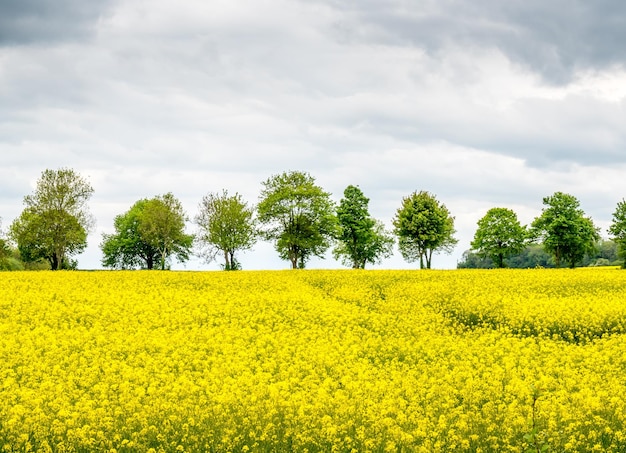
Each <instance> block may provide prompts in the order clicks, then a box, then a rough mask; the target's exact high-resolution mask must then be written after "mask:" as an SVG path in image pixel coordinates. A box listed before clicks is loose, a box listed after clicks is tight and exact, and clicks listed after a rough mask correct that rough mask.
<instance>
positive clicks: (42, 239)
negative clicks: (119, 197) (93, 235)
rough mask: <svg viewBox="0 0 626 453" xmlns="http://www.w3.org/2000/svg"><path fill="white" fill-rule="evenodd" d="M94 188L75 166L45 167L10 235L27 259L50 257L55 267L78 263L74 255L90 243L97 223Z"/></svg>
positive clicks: (51, 265) (52, 265)
mask: <svg viewBox="0 0 626 453" xmlns="http://www.w3.org/2000/svg"><path fill="white" fill-rule="evenodd" d="M93 192H94V190H93V188H92V187H91V185H90V184H89V183H88V182H87V181H86V180H85V179H83V178H82V177H81V176H80V175H78V174H77V173H75V172H74V170H71V169H67V168H61V169H59V170H45V171H44V172H43V173H42V175H41V177H40V178H39V180H38V181H37V186H36V189H35V193H34V194H32V195H27V196H26V197H24V204H25V205H26V208H25V209H24V211H22V214H21V215H20V216H19V217H18V218H17V219H16V220H15V221H14V222H13V224H12V225H11V230H10V235H11V237H12V238H13V240H14V241H15V242H16V243H17V247H18V249H19V251H20V254H21V256H22V259H23V260H24V261H27V262H33V261H38V260H40V259H44V260H47V261H48V262H49V263H50V267H51V269H52V270H57V269H61V268H68V267H74V266H75V262H74V263H72V261H71V260H70V256H72V255H75V254H78V253H80V252H82V251H83V250H84V249H85V247H87V235H88V233H89V231H90V229H91V228H92V227H93V225H94V221H93V218H92V217H91V215H90V214H89V211H88V209H87V202H88V201H89V199H90V198H91V196H92V194H93Z"/></svg>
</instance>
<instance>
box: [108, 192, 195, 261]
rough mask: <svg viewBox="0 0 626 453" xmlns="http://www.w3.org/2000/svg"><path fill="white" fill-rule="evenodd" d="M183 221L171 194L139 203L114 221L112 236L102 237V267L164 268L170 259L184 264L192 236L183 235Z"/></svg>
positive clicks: (179, 206)
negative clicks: (157, 266)
mask: <svg viewBox="0 0 626 453" xmlns="http://www.w3.org/2000/svg"><path fill="white" fill-rule="evenodd" d="M186 220H187V217H186V215H185V212H184V210H183V207H182V204H181V203H180V201H178V199H176V198H175V197H174V195H172V194H171V193H167V194H165V195H160V196H157V197H154V198H151V199H144V200H139V201H138V202H136V203H135V204H134V205H133V206H132V207H131V208H130V210H129V211H128V212H126V213H125V214H123V215H120V216H117V217H116V218H115V221H114V226H115V231H116V233H115V234H111V235H106V234H105V235H103V241H102V243H101V244H100V248H101V249H102V252H103V254H104V257H103V259H102V264H103V265H104V266H106V267H111V268H118V269H133V268H136V267H143V268H146V269H153V268H154V266H155V265H157V264H158V265H159V267H160V268H161V269H165V268H166V264H168V262H169V260H170V259H171V257H172V256H175V257H176V258H177V260H178V261H180V262H185V261H187V260H188V259H189V256H190V254H191V247H192V245H193V235H189V234H185V221H186Z"/></svg>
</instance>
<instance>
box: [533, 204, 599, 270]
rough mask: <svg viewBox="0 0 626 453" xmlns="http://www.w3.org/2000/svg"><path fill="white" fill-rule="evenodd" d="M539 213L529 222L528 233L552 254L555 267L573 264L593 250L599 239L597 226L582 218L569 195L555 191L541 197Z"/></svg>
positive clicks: (589, 219) (582, 213)
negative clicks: (542, 206) (529, 230)
mask: <svg viewBox="0 0 626 453" xmlns="http://www.w3.org/2000/svg"><path fill="white" fill-rule="evenodd" d="M543 204H544V205H545V206H546V207H545V208H543V210H542V213H541V215H540V216H539V217H537V218H536V219H535V220H534V221H533V223H532V230H531V235H532V237H533V238H537V239H540V240H541V241H542V243H543V247H544V249H545V250H546V251H547V252H548V253H550V254H552V255H553V256H554V261H555V263H556V266H557V267H559V266H560V265H561V263H567V264H568V265H569V267H572V268H573V267H575V266H576V264H577V263H579V262H580V261H581V260H582V259H583V258H584V257H585V254H588V253H593V251H594V250H595V246H596V243H597V242H598V241H599V240H600V235H599V233H598V228H597V227H596V226H595V225H594V224H593V221H592V220H591V218H589V217H586V216H585V213H584V211H583V210H582V209H580V202H579V201H578V199H577V198H576V197H574V196H572V195H569V194H566V193H563V192H555V193H554V194H553V195H551V196H549V197H544V199H543Z"/></svg>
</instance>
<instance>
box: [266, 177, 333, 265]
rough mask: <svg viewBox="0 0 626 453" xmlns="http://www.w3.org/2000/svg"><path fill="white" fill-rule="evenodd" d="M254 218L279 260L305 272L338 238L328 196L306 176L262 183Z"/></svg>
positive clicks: (271, 178) (280, 178)
mask: <svg viewBox="0 0 626 453" xmlns="http://www.w3.org/2000/svg"><path fill="white" fill-rule="evenodd" d="M259 200H260V201H259V204H258V206H257V214H258V220H259V222H260V223H261V224H262V225H264V226H265V229H264V230H263V234H264V235H265V237H266V238H267V239H268V240H273V241H275V247H276V251H277V252H278V253H279V256H280V257H281V259H285V260H289V261H290V262H291V267H292V268H293V269H296V268H298V267H299V268H304V266H305V264H306V262H307V261H308V260H309V258H310V257H311V256H319V257H322V256H323V254H324V252H325V251H326V250H327V249H328V248H329V247H330V243H331V241H332V239H333V238H334V237H335V235H336V234H337V219H336V217H335V207H334V204H333V202H332V200H331V199H330V194H329V193H327V192H324V191H323V190H322V188H321V187H319V186H317V185H315V179H314V178H313V177H312V176H311V175H309V174H308V173H306V172H299V171H290V172H283V173H282V174H280V175H274V176H272V177H270V178H269V179H267V180H266V181H265V182H263V189H262V191H261V194H260V197H259Z"/></svg>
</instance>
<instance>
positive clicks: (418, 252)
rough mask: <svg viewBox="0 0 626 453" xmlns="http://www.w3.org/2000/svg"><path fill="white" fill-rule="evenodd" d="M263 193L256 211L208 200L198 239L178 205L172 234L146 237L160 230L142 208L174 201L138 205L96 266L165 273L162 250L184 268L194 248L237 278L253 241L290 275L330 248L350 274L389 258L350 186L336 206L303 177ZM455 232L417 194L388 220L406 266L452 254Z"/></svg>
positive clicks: (432, 202) (269, 184)
mask: <svg viewBox="0 0 626 453" xmlns="http://www.w3.org/2000/svg"><path fill="white" fill-rule="evenodd" d="M262 185H263V187H262V190H261V194H260V197H259V202H258V204H257V205H256V207H252V206H250V205H248V203H246V202H245V201H244V200H243V199H242V197H241V195H239V194H235V195H229V194H228V192H227V191H222V192H221V193H209V194H208V195H206V196H205V197H204V198H203V199H202V201H201V202H200V205H199V207H198V214H197V215H196V216H195V218H194V223H195V224H196V226H197V228H198V231H197V233H196V234H195V236H193V237H192V236H191V235H186V234H185V233H184V232H183V229H184V222H185V220H186V217H185V215H184V213H183V211H182V208H180V206H179V205H177V206H176V209H173V210H172V211H173V212H174V213H175V217H176V221H173V220H170V221H169V222H168V224H169V225H170V226H171V225H176V228H174V229H173V230H172V231H170V232H168V234H163V233H164V228H165V225H163V226H162V227H161V228H160V230H159V231H161V232H162V234H161V235H160V236H159V235H152V236H149V235H147V234H146V231H147V230H148V229H149V228H151V229H152V230H154V229H155V226H154V225H155V224H159V223H160V222H159V221H158V220H157V218H156V216H155V215H154V214H153V213H147V211H146V206H151V205H154V204H158V203H160V202H161V200H162V199H164V198H172V195H171V194H167V195H165V196H164V197H156V198H153V199H151V200H140V201H138V202H137V203H135V205H133V207H131V209H130V210H129V211H128V212H126V213H124V214H121V215H119V216H117V217H116V218H115V231H116V232H115V233H114V234H111V235H105V236H104V238H103V242H102V244H101V247H102V251H103V254H104V258H103V261H102V263H103V265H104V266H106V267H111V268H117V269H126V268H137V267H139V268H147V269H150V268H152V267H153V265H154V263H156V262H157V261H158V263H159V264H160V266H161V268H164V267H165V265H166V260H167V257H168V254H167V253H166V251H167V250H169V251H171V252H172V253H174V254H176V257H177V258H178V259H179V260H181V261H184V260H185V259H187V258H188V256H189V254H190V253H191V248H192V243H193V244H194V245H195V250H196V253H197V254H199V255H200V256H202V257H203V258H204V259H205V260H206V261H208V262H210V261H213V260H215V259H217V257H218V256H221V257H222V258H223V263H224V264H223V268H224V269H226V270H235V269H240V268H241V264H240V262H239V261H238V259H237V255H238V253H240V252H242V251H245V250H249V249H251V248H252V247H253V246H254V244H255V243H256V241H257V240H259V239H263V240H268V241H271V242H273V243H274V246H275V248H276V251H277V252H278V255H279V256H280V258H281V259H283V260H286V261H289V263H290V264H291V267H292V268H293V269H296V268H304V267H305V266H306V263H307V262H308V261H309V260H310V258H311V257H314V256H317V257H323V256H324V254H325V253H326V252H327V250H328V249H329V248H330V247H331V246H332V245H333V244H334V249H333V254H334V256H335V258H336V259H339V260H341V261H342V262H343V263H344V264H345V265H347V266H350V267H353V268H364V267H365V266H366V265H367V264H373V263H377V262H380V261H381V260H382V259H383V258H386V257H389V256H390V255H391V253H392V249H393V245H394V243H395V240H394V237H393V233H391V232H388V231H386V230H385V228H384V225H383V224H382V222H381V221H379V220H376V219H374V218H373V217H372V216H371V215H370V213H369V208H368V205H369V199H368V198H367V197H365V195H364V194H363V192H362V191H361V189H359V188H358V187H356V186H352V185H351V186H348V187H347V188H346V189H345V191H344V197H343V198H342V199H341V201H340V203H339V205H338V206H337V205H335V203H334V202H333V201H332V199H331V196H330V193H328V192H325V191H324V190H323V189H322V188H321V187H319V186H318V185H316V184H315V179H314V178H313V177H312V176H311V175H309V174H308V173H305V172H298V171H291V172H284V173H282V174H279V175H274V176H272V177H270V178H269V179H267V180H266V181H264V182H263V183H262ZM159 218H165V216H164V215H162V216H160V217H159ZM453 224H454V220H453V218H452V217H451V216H450V214H449V212H448V210H447V209H446V208H445V206H444V205H442V204H441V203H439V202H438V201H437V200H436V199H435V197H434V196H432V195H430V194H428V193H427V192H419V193H417V192H416V193H413V194H412V195H411V196H409V197H407V198H405V199H404V200H403V204H402V207H401V208H400V209H399V210H398V213H397V216H396V219H395V220H394V226H395V230H394V233H395V234H396V235H397V236H398V238H399V248H400V250H401V252H402V254H403V256H404V257H405V258H406V259H407V260H409V261H415V260H419V261H420V266H421V267H430V264H431V259H432V254H433V252H434V251H436V250H440V249H441V250H444V249H445V250H450V249H451V246H452V245H453V244H454V243H455V242H456V241H455V239H453V237H452V234H453V233H454V226H453ZM149 225H150V227H149ZM158 237H162V238H164V237H168V238H170V239H171V243H170V245H169V248H167V247H166V246H165V245H161V246H160V249H159V244H158V241H157V238H158ZM157 249H159V250H161V253H160V254H158V253H157Z"/></svg>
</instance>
